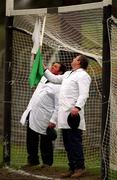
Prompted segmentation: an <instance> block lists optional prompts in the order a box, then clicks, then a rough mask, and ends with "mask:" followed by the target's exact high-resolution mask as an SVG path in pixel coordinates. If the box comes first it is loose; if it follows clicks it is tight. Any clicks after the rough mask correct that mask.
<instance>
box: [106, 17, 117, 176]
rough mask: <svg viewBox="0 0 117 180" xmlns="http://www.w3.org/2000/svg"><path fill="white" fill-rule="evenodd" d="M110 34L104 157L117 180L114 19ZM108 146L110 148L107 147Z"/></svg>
mask: <svg viewBox="0 0 117 180" xmlns="http://www.w3.org/2000/svg"><path fill="white" fill-rule="evenodd" d="M107 25H108V32H109V36H110V49H111V51H110V53H111V54H110V55H111V84H110V97H109V105H108V112H107V120H106V126H105V132H104V137H103V146H102V149H103V157H104V161H105V167H106V169H107V168H109V170H110V171H109V173H110V174H109V175H110V178H112V179H116V178H117V140H116V135H117V123H116V119H117V114H116V107H117V79H116V76H117V48H116V44H117V20H116V19H115V18H114V17H111V18H109V19H108V22H107ZM107 146H108V147H107Z"/></svg>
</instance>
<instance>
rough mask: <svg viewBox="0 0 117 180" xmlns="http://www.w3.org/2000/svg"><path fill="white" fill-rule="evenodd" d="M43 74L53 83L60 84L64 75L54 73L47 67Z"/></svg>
mask: <svg viewBox="0 0 117 180" xmlns="http://www.w3.org/2000/svg"><path fill="white" fill-rule="evenodd" d="M44 76H45V77H46V78H47V79H48V80H49V81H50V82H52V83H55V84H61V83H62V80H63V77H64V75H54V74H52V73H51V72H50V71H49V70H48V69H47V70H46V71H45V73H44Z"/></svg>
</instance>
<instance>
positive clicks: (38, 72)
mask: <svg viewBox="0 0 117 180" xmlns="http://www.w3.org/2000/svg"><path fill="white" fill-rule="evenodd" d="M43 74H44V67H43V63H42V55H41V53H40V49H38V52H37V54H36V57H35V59H34V63H33V66H32V70H31V72H30V75H29V79H28V81H29V85H30V87H31V88H32V87H34V86H36V85H37V84H38V83H39V81H40V79H41V77H42V76H43Z"/></svg>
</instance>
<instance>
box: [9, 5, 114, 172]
mask: <svg viewBox="0 0 117 180" xmlns="http://www.w3.org/2000/svg"><path fill="white" fill-rule="evenodd" d="M92 4H94V5H89V6H84V5H80V6H78V7H79V8H78V7H77V9H75V8H74V10H72V11H68V12H58V13H56V14H46V23H45V30H44V37H43V46H42V55H43V61H44V63H45V64H46V65H47V66H50V65H51V63H52V62H54V61H62V62H63V63H65V64H66V66H67V69H70V62H71V60H72V59H73V57H74V56H75V54H78V53H81V54H85V55H87V56H88V57H89V61H90V65H89V68H88V72H89V74H90V75H91V78H92V83H91V88H90V97H89V99H88V101H87V104H86V107H85V117H86V128H87V130H86V131H85V132H84V133H83V146H84V154H85V160H86V167H87V168H90V169H92V168H96V169H97V168H100V164H101V161H100V160H101V121H102V39H103V32H102V29H103V26H102V21H103V6H102V4H101V5H100V3H92ZM74 7H75V6H74ZM37 17H40V19H41V21H42V20H43V14H42V15H41V14H39V15H18V16H14V21H13V27H9V28H12V31H13V39H12V47H13V48H12V81H11V82H10V83H11V87H12V99H11V110H12V114H11V125H12V126H11V165H13V166H15V165H17V166H21V165H23V164H25V163H26V159H27V152H26V147H25V146H26V142H25V141H26V127H22V126H21V124H20V122H19V121H20V118H21V115H22V113H23V111H24V110H25V109H26V107H27V105H28V102H29V100H30V98H31V95H32V93H33V92H34V88H33V89H31V88H30V87H29V84H28V77H29V73H30V58H31V49H32V46H33V43H32V33H33V30H34V26H35V21H36V18H37ZM112 24H113V23H112ZM109 27H111V26H109ZM114 27H116V26H115V25H113V28H112V32H113V33H112V34H113V40H112V42H113V43H112V44H113V46H114V48H115V47H116V46H115V38H114V36H115V35H114V34H115V33H117V32H116V28H115V29H114ZM114 48H113V49H114ZM115 53H116V52H115V49H114V50H112V57H113V61H112V64H113V66H112V81H111V88H112V89H111V94H112V96H111V95H110V100H111V104H110V105H111V106H110V107H112V108H110V109H111V110H110V114H109V115H110V117H111V118H110V121H112V123H110V124H111V126H112V127H111V128H112V131H111V133H110V137H108V135H107V134H108V133H109V132H108V131H109V129H107V130H105V131H106V135H105V136H106V138H105V141H106V139H107V141H108V138H110V147H111V148H112V150H111V153H110V154H111V157H112V158H111V161H110V163H111V165H112V166H110V164H108V167H112V169H113V167H115V166H114V164H115V162H114V161H116V158H115V157H114V156H116V152H115V151H116V149H115V150H114V148H115V147H114V144H113V142H114V141H116V140H114V138H113V136H114V137H116V123H115V120H116V117H115V116H116V114H115V110H114V107H115V105H116V104H114V103H116V102H117V101H116V99H115V96H116V91H115V86H116V83H115V82H116V71H117V69H116V68H115V67H116V66H117V65H116V59H115V57H116V56H115ZM114 95H115V96H114ZM116 98H117V96H116ZM105 128H108V127H105ZM111 140H112V141H111ZM104 143H105V142H104ZM111 143H112V144H111ZM54 146H55V148H54V165H55V166H66V165H67V159H66V153H65V150H64V147H63V142H62V136H61V131H60V130H58V138H57V140H56V142H55V145H54ZM113 147H114V148H113ZM103 153H105V152H104V151H103ZM116 162H117V161H116ZM116 170H117V169H116Z"/></svg>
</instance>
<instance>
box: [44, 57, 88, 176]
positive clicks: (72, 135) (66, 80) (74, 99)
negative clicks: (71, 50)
mask: <svg viewBox="0 0 117 180" xmlns="http://www.w3.org/2000/svg"><path fill="white" fill-rule="evenodd" d="M71 67H72V71H67V72H66V73H64V74H63V75H58V76H54V75H53V74H52V73H51V72H50V71H49V70H48V69H46V68H45V77H46V78H47V79H48V80H49V81H51V82H53V83H62V85H61V89H60V95H59V110H58V128H60V129H62V135H63V143H64V146H65V150H66V152H67V157H68V161H69V171H68V172H66V173H63V174H62V175H61V177H63V178H65V177H72V178H78V177H80V176H81V175H82V174H83V173H84V169H85V163H84V154H83V147H82V132H83V130H85V129H86V127H85V118H84V105H85V103H86V100H87V98H88V97H89V88H90V83H91V78H90V76H89V74H88V73H87V72H86V70H87V67H88V60H87V57H86V56H84V55H78V56H77V57H75V58H74V59H73V61H72V63H71ZM69 113H71V116H73V117H75V116H77V115H78V114H79V115H80V124H79V126H78V128H77V129H71V128H70V126H69V125H68V122H67V118H68V115H69Z"/></svg>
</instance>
